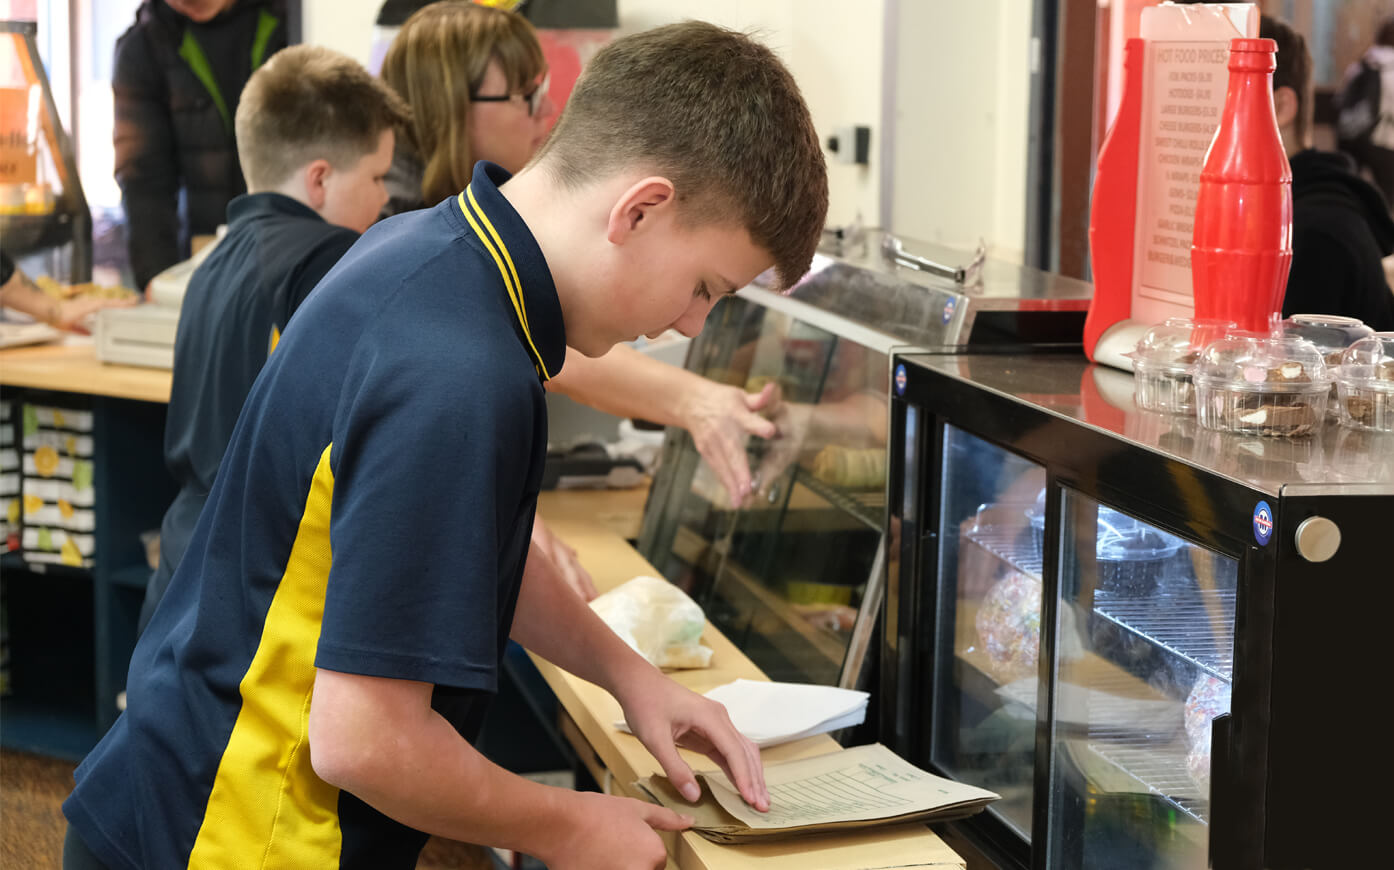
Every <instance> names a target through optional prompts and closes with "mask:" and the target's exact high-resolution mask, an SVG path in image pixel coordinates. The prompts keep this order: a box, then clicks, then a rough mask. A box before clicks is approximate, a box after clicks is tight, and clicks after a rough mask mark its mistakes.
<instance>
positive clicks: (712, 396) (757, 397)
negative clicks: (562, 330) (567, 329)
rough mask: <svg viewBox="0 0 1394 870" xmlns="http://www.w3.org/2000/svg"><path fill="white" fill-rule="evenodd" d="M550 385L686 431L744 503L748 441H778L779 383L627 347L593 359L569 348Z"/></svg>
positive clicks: (613, 410) (607, 408)
mask: <svg viewBox="0 0 1394 870" xmlns="http://www.w3.org/2000/svg"><path fill="white" fill-rule="evenodd" d="M547 388H548V389H549V390H556V391H557V392H559V393H561V394H562V395H565V396H567V397H569V398H571V399H574V400H575V401H577V402H580V403H582V404H584V405H589V406H590V407H592V408H595V409H596V410H598V411H604V412H605V413H607V414H613V415H615V416H617V417H638V418H641V419H644V420H650V421H652V422H654V423H660V424H662V425H664V426H679V427H681V428H683V429H686V430H687V431H688V432H690V433H692V438H693V441H694V442H695V443H696V445H697V451H698V452H699V453H701V455H702V458H703V459H705V460H706V461H707V463H708V464H709V465H711V467H712V470H713V471H714V472H716V475H717V478H718V479H719V480H720V481H721V483H722V485H723V486H724V487H725V488H726V491H727V493H728V494H729V495H730V497H731V500H732V502H733V503H735V504H744V503H745V502H746V500H747V499H749V497H750V495H751V492H752V491H753V488H752V486H751V477H750V466H749V463H748V462H747V461H746V456H745V442H746V439H747V438H748V437H749V436H751V435H754V436H756V437H758V438H773V437H775V435H776V434H777V433H778V431H779V430H778V427H777V426H776V424H775V423H773V422H771V420H770V419H769V415H770V414H771V413H773V412H774V411H775V410H776V405H777V403H778V393H777V391H776V390H775V388H774V386H773V385H767V386H766V387H765V388H764V389H762V390H761V391H760V392H758V393H747V392H745V391H744V390H742V389H740V388H739V387H733V386H730V385H727V384H719V383H716V382H715V381H709V380H707V379H706V378H704V377H702V376H701V375H698V374H695V373H693V372H690V371H687V370H686V369H682V368H679V367H678V366H674V365H669V364H668V363H665V362H661V361H659V360H656V359H654V358H653V357H650V356H648V355H646V354H643V353H640V352H639V351H637V350H635V349H634V348H632V347H629V346H627V345H618V346H616V347H615V348H614V349H613V350H611V351H610V352H609V353H607V354H606V355H605V356H603V357H598V358H594V359H592V358H590V357H587V356H585V355H583V354H581V353H580V352H579V351H576V350H573V349H571V348H568V349H567V351H566V364H565V366H563V367H562V371H561V373H560V374H558V375H557V376H556V377H554V378H552V379H551V380H550V381H548V382H547Z"/></svg>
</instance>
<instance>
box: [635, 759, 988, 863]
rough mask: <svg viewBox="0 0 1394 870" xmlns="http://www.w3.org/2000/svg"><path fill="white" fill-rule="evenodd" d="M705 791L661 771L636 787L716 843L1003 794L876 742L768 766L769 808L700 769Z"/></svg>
mask: <svg viewBox="0 0 1394 870" xmlns="http://www.w3.org/2000/svg"><path fill="white" fill-rule="evenodd" d="M697 778H698V780H699V782H700V783H701V785H702V797H701V799H700V800H698V802H697V803H696V804H690V803H688V802H687V801H685V800H683V799H682V798H681V797H680V796H679V795H678V793H677V791H676V790H674V789H673V787H672V785H671V784H670V783H669V782H668V780H667V779H666V778H664V777H662V776H648V777H644V778H643V779H641V780H640V781H639V782H638V783H637V785H638V787H639V788H640V789H641V790H642V791H644V792H646V793H647V794H648V795H649V796H650V797H652V798H653V799H654V800H655V801H656V802H658V803H660V804H662V805H663V806H666V807H668V808H669V809H672V810H674V811H676V812H679V813H684V814H686V815H690V816H692V817H693V825H692V829H693V830H694V831H696V832H697V833H698V834H701V835H702V836H703V837H706V838H707V839H709V840H712V841H714V842H718V843H748V842H756V841H767V840H776V839H782V838H785V837H792V836H796V835H802V834H812V833H823V832H833V831H844V830H852V829H856V828H864V827H869V826H872V825H881V824H894V823H899V822H910V821H919V822H940V821H951V820H954V819H961V818H965V817H966V816H970V815H973V814H974V813H977V812H979V811H980V810H982V809H983V807H985V806H987V805H988V804H989V803H991V802H992V801H995V800H997V799H998V798H999V797H1000V796H999V795H997V794H996V793H994V792H990V791H988V790H987V789H982V788H978V787H977V786H972V785H966V784H964V783H961V782H955V781H954V780H951V779H944V778H943V777H939V776H935V775H933V774H931V773H927V772H925V771H923V770H920V769H919V768H918V767H915V766H914V765H912V764H910V763H909V762H907V761H905V760H904V759H903V758H901V757H899V756H898V755H896V754H895V753H894V752H892V751H891V750H889V749H887V748H886V747H885V746H882V745H881V744H879V743H873V744H869V745H866V746H857V747H854V748H851V749H845V750H838V751H836V752H831V753H828V754H826V755H819V756H815V757H813V758H800V759H796V760H794V761H785V762H782V763H779V764H771V765H767V766H766V767H765V785H766V786H767V787H768V789H769V793H770V811H769V812H768V813H761V812H759V811H757V810H755V809H753V808H751V807H750V806H748V805H747V804H746V803H745V801H744V800H742V799H741V796H740V793H739V792H738V791H737V790H736V789H735V787H734V786H733V785H731V782H730V780H728V779H727V778H726V777H725V775H724V774H722V773H720V772H717V771H708V772H705V773H699V774H697Z"/></svg>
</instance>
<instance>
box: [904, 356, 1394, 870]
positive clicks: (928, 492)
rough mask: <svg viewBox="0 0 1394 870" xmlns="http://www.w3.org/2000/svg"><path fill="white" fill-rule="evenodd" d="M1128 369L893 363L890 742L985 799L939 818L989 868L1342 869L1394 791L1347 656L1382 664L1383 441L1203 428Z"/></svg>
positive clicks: (1328, 433) (1340, 432) (1385, 587)
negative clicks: (987, 798)
mask: <svg viewBox="0 0 1394 870" xmlns="http://www.w3.org/2000/svg"><path fill="white" fill-rule="evenodd" d="M1131 382H1132V378H1131V377H1130V376H1128V375H1127V374H1125V373H1122V372H1116V371H1112V370H1105V369H1101V368H1098V367H1096V366H1091V365H1089V364H1087V363H1086V362H1085V361H1084V360H1083V359H1082V358H1071V357H1055V358H1047V357H989V356H974V355H964V356H957V357H946V356H938V357H936V356H927V355H918V356H915V355H911V356H906V357H899V358H898V361H897V369H896V377H895V383H896V385H897V386H896V391H897V393H898V395H896V396H895V397H894V398H893V400H892V403H891V404H892V408H891V426H890V441H891V450H890V453H891V460H890V472H889V474H890V479H891V484H892V485H891V488H890V490H889V501H890V506H891V510H890V523H891V525H892V526H893V527H897V526H898V527H899V529H900V549H901V552H900V554H899V558H897V559H894V560H892V563H891V569H890V573H889V576H888V581H887V591H886V595H887V607H886V614H887V617H886V618H887V622H886V628H885V633H884V635H885V640H884V642H883V645H882V646H883V649H882V682H881V686H882V692H881V698H882V701H883V712H882V722H883V723H885V724H884V730H883V734H882V739H883V741H885V742H887V743H889V744H892V745H893V746H894V747H895V748H896V749H897V750H898V751H900V752H902V754H904V755H906V756H907V757H908V758H910V759H911V760H913V761H915V762H917V763H922V764H924V765H925V766H926V767H928V768H930V769H932V770H935V771H936V772H939V773H941V774H943V775H947V776H952V777H954V778H956V779H960V780H963V781H965V782H969V783H972V784H974V785H980V786H984V787H987V788H991V789H993V790H994V791H996V792H998V793H999V794H1001V795H1002V800H1001V801H999V802H997V803H995V804H993V805H992V806H990V807H989V808H988V810H987V811H986V812H984V813H983V814H981V815H980V816H979V817H976V818H974V819H971V820H967V821H965V822H962V823H955V824H954V832H953V833H954V836H955V837H956V838H958V839H959V840H960V842H955V845H956V847H958V848H960V851H961V852H966V853H968V854H969V855H970V856H973V855H976V856H977V857H978V858H980V859H982V860H983V861H985V862H986V863H988V864H991V865H995V866H999V867H1033V868H1124V867H1126V868H1204V867H1208V866H1213V867H1217V868H1231V867H1243V868H1250V867H1252V868H1260V867H1263V868H1288V867H1291V868H1298V867H1338V866H1359V865H1360V863H1361V862H1360V861H1358V860H1355V859H1354V858H1353V857H1351V858H1350V860H1346V859H1345V858H1343V857H1342V856H1355V855H1359V854H1362V853H1363V854H1365V855H1371V854H1378V852H1377V849H1378V848H1379V847H1380V836H1379V833H1380V831H1379V820H1380V819H1382V818H1388V816H1389V813H1390V812H1391V810H1394V799H1392V798H1391V797H1390V795H1389V793H1388V790H1387V789H1386V788H1385V787H1384V786H1383V785H1382V782H1383V781H1384V778H1385V777H1386V776H1388V775H1390V774H1391V773H1394V748H1392V747H1391V746H1390V744H1389V740H1388V736H1389V726H1388V723H1387V720H1385V719H1384V717H1383V716H1378V717H1374V718H1370V717H1367V716H1365V715H1364V713H1363V712H1362V711H1361V707H1362V702H1361V700H1360V699H1361V698H1362V697H1363V696H1365V695H1367V694H1368V691H1369V689H1370V683H1369V681H1368V680H1367V679H1366V678H1364V677H1362V676H1360V674H1359V670H1360V669H1361V668H1362V667H1363V664H1362V663H1364V662H1367V661H1368V660H1369V659H1370V657H1376V658H1380V659H1386V658H1387V655H1388V653H1387V644H1386V643H1384V642H1383V640H1382V637H1383V636H1384V634H1385V633H1386V631H1387V630H1386V629H1385V628H1383V627H1382V626H1383V624H1384V623H1386V622H1387V616H1388V612H1389V611H1388V608H1389V607H1390V606H1391V605H1394V591H1391V589H1394V584H1390V583H1389V579H1390V578H1394V550H1392V549H1391V548H1390V546H1389V544H1388V542H1387V540H1383V539H1382V537H1384V538H1387V534H1388V530H1389V529H1390V528H1391V526H1390V520H1389V518H1390V517H1391V516H1394V436H1389V437H1385V436H1383V435H1377V434H1375V433H1367V432H1359V431H1353V430H1349V429H1345V428H1341V427H1339V426H1337V425H1335V424H1330V425H1328V426H1326V427H1325V428H1323V429H1322V431H1321V432H1320V433H1319V434H1318V436H1317V437H1316V438H1309V439H1288V438H1254V437H1245V436H1242V435H1237V434H1232V433H1224V432H1217V431H1213V430H1208V429H1203V428H1200V427H1198V426H1197V425H1196V421H1195V419H1194V418H1193V417H1192V418H1187V417H1184V416H1170V415H1162V414H1155V413H1150V412H1145V411H1140V410H1137V409H1136V408H1135V407H1134V406H1133V403H1132V395H1131V387H1132V383H1131ZM902 385H903V386H902ZM1381 532H1383V536H1382V535H1381ZM1376 577H1378V578H1380V579H1379V580H1375V579H1374V578H1376ZM1367 766H1368V768H1369V769H1373V770H1378V771H1379V772H1378V774H1377V775H1375V776H1374V777H1373V779H1369V780H1368V781H1367V778H1366V776H1365V775H1364V774H1365V773H1366V772H1367ZM1357 768H1358V769H1359V771H1360V772H1359V773H1357V775H1356V776H1355V777H1350V776H1349V775H1348V774H1350V773H1356V770H1357ZM1353 780H1359V781H1353ZM1362 850H1363V851H1362ZM971 863H972V859H971V858H970V864H971Z"/></svg>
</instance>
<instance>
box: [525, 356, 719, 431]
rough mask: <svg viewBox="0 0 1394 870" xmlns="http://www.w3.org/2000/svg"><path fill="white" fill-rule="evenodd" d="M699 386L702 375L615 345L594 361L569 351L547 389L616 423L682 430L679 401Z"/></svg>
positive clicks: (680, 402)
mask: <svg viewBox="0 0 1394 870" xmlns="http://www.w3.org/2000/svg"><path fill="white" fill-rule="evenodd" d="M702 383H703V379H702V377H701V376H700V375H697V374H694V373H692V372H689V371H687V370H686V369H683V368H679V367H678V366H674V365H669V364H668V363H665V362H661V361H659V360H656V359H654V358H653V357H651V356H649V355H647V354H644V353H640V352H639V351H637V350H635V349H634V348H632V347H630V346H629V345H626V344H618V345H615V346H614V347H613V348H612V349H611V350H610V352H609V353H607V354H605V356H603V357H598V358H596V359H591V358H590V357H587V356H585V355H584V354H582V353H580V352H579V351H576V350H573V349H571V348H567V349H566V363H565V365H563V366H562V370H561V373H560V374H558V375H557V376H556V377H555V378H553V379H552V380H551V381H549V382H548V389H553V390H555V391H557V392H559V393H561V394H562V395H564V396H566V397H567V398H569V399H573V400H575V401H577V402H580V403H581V404H583V405H588V406H590V407H592V408H595V409H596V410H598V411H604V412H605V413H607V414H611V415H613V416H616V417H638V418H641V419H644V420H648V421H650V422H653V423H659V424H661V425H664V426H683V425H686V421H685V420H684V419H683V414H682V411H683V405H682V402H683V397H684V395H686V394H687V393H688V392H690V391H691V390H693V389H695V388H699V387H701V386H702Z"/></svg>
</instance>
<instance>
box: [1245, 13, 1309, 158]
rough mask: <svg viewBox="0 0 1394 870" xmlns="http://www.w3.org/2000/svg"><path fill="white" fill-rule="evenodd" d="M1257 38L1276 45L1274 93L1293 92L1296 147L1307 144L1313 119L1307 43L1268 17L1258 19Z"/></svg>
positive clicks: (1281, 22)
mask: <svg viewBox="0 0 1394 870" xmlns="http://www.w3.org/2000/svg"><path fill="white" fill-rule="evenodd" d="M1258 35H1259V36H1261V37H1263V38H1264V39H1271V40H1273V41H1274V42H1276V43H1278V56H1277V69H1275V70H1273V90H1275V91H1276V90H1278V88H1292V91H1293V93H1295V94H1297V117H1296V118H1294V119H1293V122H1292V126H1293V130H1294V132H1296V134H1297V141H1298V142H1299V143H1301V145H1300V146H1299V147H1304V146H1305V144H1306V142H1307V131H1308V130H1310V129H1312V123H1313V122H1312V115H1313V110H1314V108H1315V105H1314V103H1315V101H1314V100H1313V99H1312V55H1311V52H1309V51H1307V40H1305V39H1303V38H1302V34H1300V33H1298V32H1297V31H1296V30H1293V29H1292V27H1291V26H1289V25H1288V23H1287V22H1285V21H1283V20H1281V19H1278V18H1273V17H1270V16H1268V15H1265V16H1263V17H1262V18H1260V19H1259V25H1258Z"/></svg>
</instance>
